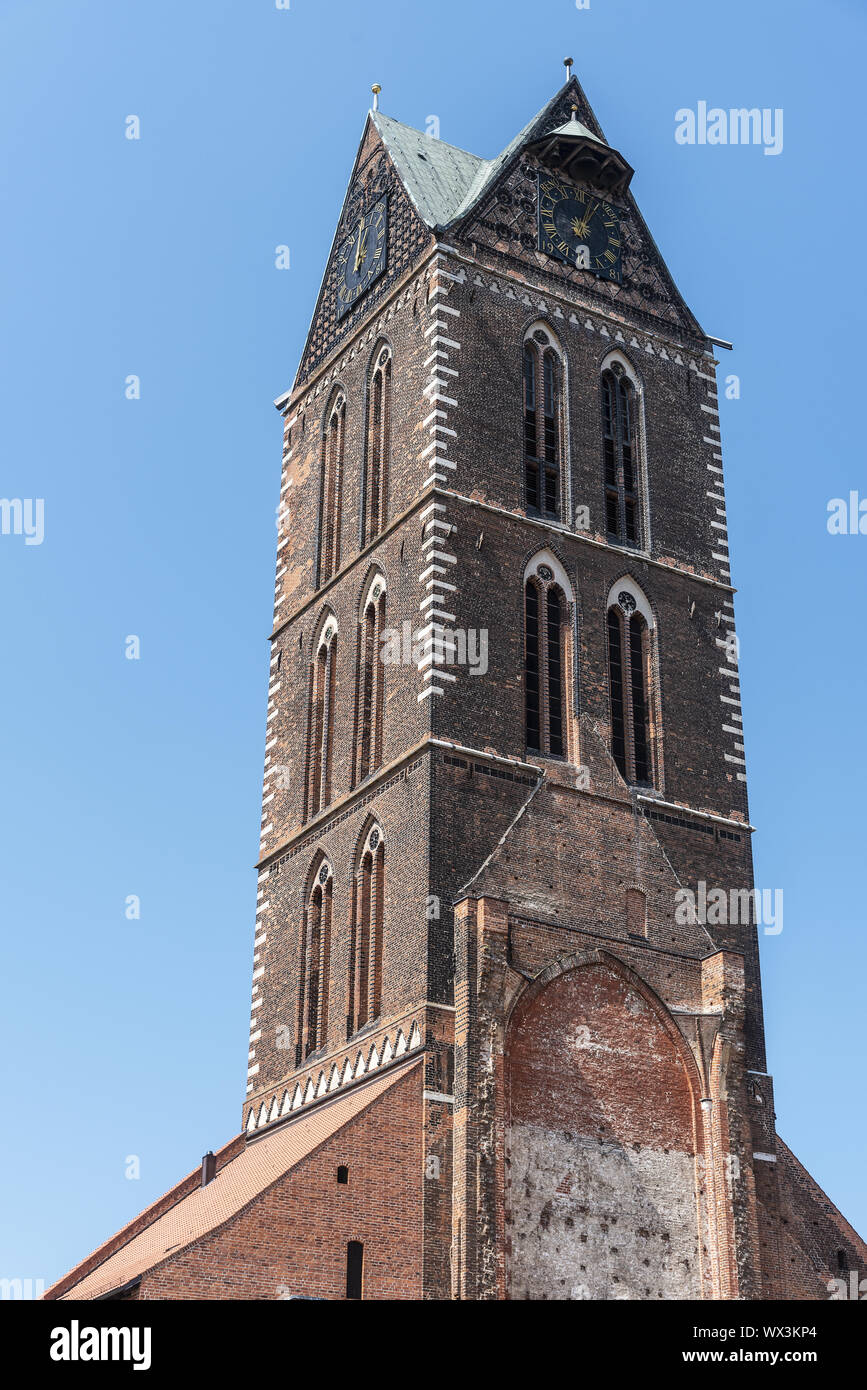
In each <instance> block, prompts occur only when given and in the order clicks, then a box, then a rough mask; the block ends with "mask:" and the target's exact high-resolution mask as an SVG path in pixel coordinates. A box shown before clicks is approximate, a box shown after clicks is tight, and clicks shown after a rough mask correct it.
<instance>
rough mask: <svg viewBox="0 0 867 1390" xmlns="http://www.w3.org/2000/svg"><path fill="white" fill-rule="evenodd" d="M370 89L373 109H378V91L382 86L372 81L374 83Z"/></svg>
mask: <svg viewBox="0 0 867 1390" xmlns="http://www.w3.org/2000/svg"><path fill="white" fill-rule="evenodd" d="M370 90H371V91H372V92H373V109H374V111H378V110H379V94H380V92H381V91H382V88H381V87H380V85H379V83H378V82H374V84H373V86H372V87H371V89H370Z"/></svg>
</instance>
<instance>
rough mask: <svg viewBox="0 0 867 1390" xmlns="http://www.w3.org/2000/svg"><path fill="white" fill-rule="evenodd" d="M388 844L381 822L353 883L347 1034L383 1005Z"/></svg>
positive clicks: (368, 841) (368, 842)
mask: <svg viewBox="0 0 867 1390" xmlns="http://www.w3.org/2000/svg"><path fill="white" fill-rule="evenodd" d="M384 905H385V847H384V845H383V841H382V834H381V832H380V830H379V827H378V826H373V828H372V829H371V830H370V831H369V832H368V834H367V836H366V838H365V840H364V844H363V848H362V850H361V853H360V855H359V857H358V862H357V864H356V869H355V873H354V875H353V884H352V921H351V924H350V928H351V930H350V946H349V1000H348V1005H349V1007H348V1009H347V1013H346V1036H347V1037H352V1034H353V1033H357V1032H358V1030H359V1029H360V1028H363V1027H364V1026H365V1024H366V1023H370V1022H372V1020H373V1019H375V1018H378V1017H379V1014H380V1011H381V1008H382V936H383V914H384Z"/></svg>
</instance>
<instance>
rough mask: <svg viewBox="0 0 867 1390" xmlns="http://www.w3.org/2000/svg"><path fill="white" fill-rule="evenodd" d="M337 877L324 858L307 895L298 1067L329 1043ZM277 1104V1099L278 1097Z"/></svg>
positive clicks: (314, 870)
mask: <svg viewBox="0 0 867 1390" xmlns="http://www.w3.org/2000/svg"><path fill="white" fill-rule="evenodd" d="M333 890H334V874H333V872H332V869H331V865H330V864H329V862H328V860H327V859H326V858H325V856H324V855H322V854H319V855H317V856H316V858H315V859H314V861H313V864H312V867H311V870H310V874H309V877H308V883H307V891H306V893H305V895H304V914H303V918H302V923H301V954H300V958H299V972H298V977H299V987H298V1025H297V1029H296V1033H295V1037H296V1043H295V1065H296V1067H297V1066H300V1065H301V1063H302V1062H303V1061H304V1059H305V1058H306V1057H309V1056H310V1054H311V1052H316V1051H317V1050H318V1049H319V1048H321V1047H324V1046H325V1044H326V1043H327V1041H328V983H329V974H330V970H331V917H332V904H333ZM275 1101H276V1097H275Z"/></svg>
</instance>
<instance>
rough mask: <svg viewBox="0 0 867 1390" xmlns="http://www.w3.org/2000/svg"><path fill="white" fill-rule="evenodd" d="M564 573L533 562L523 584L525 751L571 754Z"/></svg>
mask: <svg viewBox="0 0 867 1390" xmlns="http://www.w3.org/2000/svg"><path fill="white" fill-rule="evenodd" d="M565 586H566V581H565V576H561V577H559V578H558V576H557V575H555V572H554V568H553V565H551V564H546V563H544V562H543V563H538V562H536V561H534V562H533V563H532V564H531V565H530V566H528V572H527V574H526V576H525V582H524V714H525V731H526V732H525V738H526V744H527V749H528V751H530V752H533V753H542V754H545V755H548V756H550V757H559V758H565V757H568V756H569V738H568V714H569V711H568V699H569V683H570V671H571V665H572V659H571V658H572V635H571V632H572V630H571V601H570V598H569V597H568V596H567V593H566V587H565Z"/></svg>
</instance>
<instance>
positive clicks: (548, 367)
mask: <svg viewBox="0 0 867 1390" xmlns="http://www.w3.org/2000/svg"><path fill="white" fill-rule="evenodd" d="M523 375H524V502H525V504H526V506H527V509H528V510H529V511H531V512H534V513H536V514H537V515H539V516H546V517H552V518H557V517H559V516H560V505H561V504H560V491H561V485H560V453H561V434H562V418H561V417H562V402H561V397H562V365H561V362H560V358H559V356H558V354H557V352H556V351H555V349H554V347H553V345H552V343H551V339H550V337H549V336H548V334H547V333H546V332H545V331H544V329H541V328H538V329H536V330H535V332H534V333H532V335H531V336H530V337H528V338H527V340H526V341H525V343H524V358H523Z"/></svg>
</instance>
